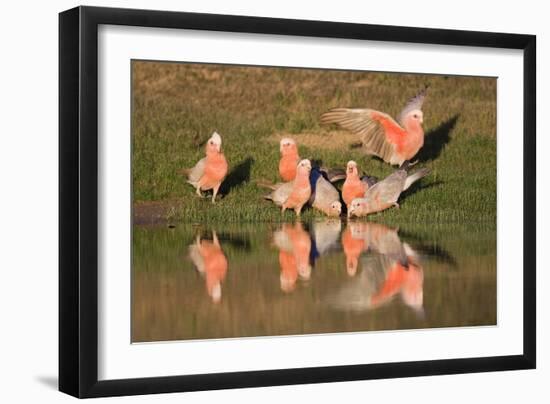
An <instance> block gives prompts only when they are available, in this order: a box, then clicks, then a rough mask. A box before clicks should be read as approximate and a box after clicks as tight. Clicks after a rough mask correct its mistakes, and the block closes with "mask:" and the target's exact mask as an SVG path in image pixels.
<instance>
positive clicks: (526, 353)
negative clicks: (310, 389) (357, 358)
mask: <svg viewBox="0 0 550 404" xmlns="http://www.w3.org/2000/svg"><path fill="white" fill-rule="evenodd" d="M100 24H113V25H125V26H140V27H157V28H181V29H194V30H208V31H223V32H242V33H257V34H277V35H291V36H308V37H318V38H344V39H359V40H371V41H391V42H404V43H423V44H439V45H451V46H452V45H463V46H475V47H488V48H510V49H520V50H523V60H524V65H523V67H524V76H523V85H524V87H523V108H524V109H523V116H524V122H523V142H524V143H523V144H524V155H523V176H524V177H523V178H524V186H523V201H524V210H523V220H524V225H523V226H524V229H523V230H524V233H523V252H524V258H523V354H521V355H511V356H496V357H482V358H467V359H445V360H428V361H416V362H401V363H381V364H364V365H350V366H331V367H313V368H295V369H281V370H262V371H250V372H235V373H216V374H193V375H181V376H170V377H148V378H139V379H122V380H106V381H99V380H98V376H97V371H98V322H97V319H98V277H97V276H98V87H97V85H98V65H97V62H98V54H97V52H98V26H99V25H100ZM535 80H536V37H535V36H533V35H519V34H504V33H489V32H472V31H457V30H443V29H425V28H409V27H396V26H381V25H366V24H350V23H339V22H325V21H306V20H289V19H277V18H260V17H245V16H229V15H213V14H197V13H184V12H167V11H149V10H131V9H112V8H96V7H77V8H74V9H71V10H68V11H64V12H62V13H60V15H59V218H60V219H59V390H61V391H63V392H65V393H68V394H70V395H73V396H76V397H81V398H84V397H102V396H120V395H133V394H150V393H167V392H183V391H196V390H211V389H226V388H242V387H260V386H274V385H290V384H301V383H323V382H337V381H351V380H362V379H381V378H395V377H410V376H427V375H441V374H458V373H469V372H488V371H501V370H513V369H533V368H535V366H536V323H535V321H536V320H535V318H536V287H535V286H536V285H535V284H536V273H535V271H536V265H535V264H536V262H535V261H536V258H535V257H536V239H535V238H536V228H535V226H536V224H535V220H536V217H535V215H536V213H535V212H536V209H535V208H536V206H535V204H536V202H535V199H536V198H535V197H536V187H535V184H536V169H535V166H536V162H535V147H536V139H535V135H536V133H535V131H536V129H535V128H536V108H535V105H536V81H535Z"/></svg>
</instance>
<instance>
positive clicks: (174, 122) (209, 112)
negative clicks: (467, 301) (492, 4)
mask: <svg viewBox="0 0 550 404" xmlns="http://www.w3.org/2000/svg"><path fill="white" fill-rule="evenodd" d="M132 69H133V86H132V87H133V93H132V97H133V113H132V128H133V154H132V183H133V197H134V206H135V207H145V208H146V207H147V206H148V205H149V204H151V202H152V201H155V203H156V204H157V205H158V204H162V205H163V206H165V207H166V209H165V210H164V215H165V216H167V218H168V219H170V220H182V221H187V222H210V223H216V222H219V221H224V222H243V221H247V222H253V221H279V220H293V218H294V216H293V213H292V212H288V213H287V214H286V215H285V216H284V217H282V216H281V214H280V211H279V209H278V208H276V207H275V206H274V205H272V204H270V203H269V202H267V201H264V200H263V199H262V195H264V194H265V193H266V190H265V189H262V188H260V187H258V186H256V185H255V183H254V181H255V180H257V179H264V180H270V181H277V180H278V178H277V177H278V175H277V165H278V159H279V151H278V142H277V140H278V139H279V138H280V136H281V134H291V135H293V136H295V138H296V140H297V141H298V142H299V144H300V155H301V156H302V157H303V158H311V159H315V160H322V161H323V164H324V165H325V166H330V167H342V168H343V167H344V166H345V164H346V162H347V161H348V160H350V159H354V160H356V161H357V162H358V163H359V165H360V168H361V169H363V170H364V171H365V172H367V173H369V174H371V175H376V176H378V177H379V178H383V177H384V176H386V175H388V174H389V173H391V172H392V170H393V169H392V168H391V167H390V166H389V165H388V164H386V163H383V162H381V161H379V160H377V159H375V158H371V157H368V156H365V155H364V154H363V153H362V152H361V149H353V148H351V147H349V144H347V143H346V142H344V141H343V140H342V137H341V136H340V134H341V133H342V132H339V131H337V130H335V128H330V127H329V128H327V127H322V126H320V124H319V116H320V115H321V114H322V113H323V112H325V111H327V110H328V109H330V108H332V107H336V106H342V107H371V108H375V109H380V110H382V111H385V112H388V113H390V114H392V115H393V116H395V115H396V114H397V113H398V112H399V111H400V109H401V108H402V106H403V105H404V103H405V102H406V100H407V99H408V98H409V97H410V96H412V95H414V93H415V92H416V91H417V90H418V89H420V88H421V87H422V86H423V85H424V84H429V85H430V89H429V95H428V97H427V99H426V102H425V104H424V108H423V110H424V129H425V132H426V133H427V134H428V135H427V137H426V145H425V147H424V148H423V149H422V150H421V152H420V160H421V162H420V163H419V164H418V165H417V167H422V166H427V167H430V168H431V169H432V173H431V174H430V175H429V176H428V177H426V178H425V179H423V180H422V181H421V182H420V184H419V185H418V186H416V187H415V188H413V189H412V190H410V191H409V192H407V193H405V194H403V195H402V199H401V202H400V203H401V209H390V210H387V211H385V212H382V213H379V214H377V215H373V216H372V217H370V218H369V219H371V218H372V219H374V220H384V221H388V222H395V223H402V222H418V221H421V222H468V221H472V222H492V223H494V222H495V221H496V80H495V79H490V78H474V77H447V76H429V75H412V74H383V73H366V72H345V71H324V70H306V69H282V68H250V67H232V66H218V65H211V66H207V65H188V64H176V63H155V62H133V65H132ZM214 130H217V131H218V132H219V133H220V134H221V135H222V137H223V150H224V153H225V155H226V157H227V159H228V161H229V164H230V175H229V178H228V179H227V180H226V183H225V184H224V187H225V188H226V189H225V191H226V192H225V195H224V197H223V199H220V200H218V202H217V203H216V204H215V205H212V204H211V203H210V200H209V199H199V198H198V197H197V196H196V195H195V191H194V189H193V188H192V187H191V186H190V185H188V184H186V183H185V181H184V179H183V177H182V176H181V175H180V174H178V171H179V170H181V169H182V168H188V167H191V166H193V165H194V164H195V162H196V161H197V160H198V159H200V158H201V157H202V156H203V155H204V146H203V145H204V142H205V141H206V139H207V138H208V137H209V136H210V134H211V133H212V132H213V131H214ZM302 139H303V140H304V141H303V142H302V141H301V140H302ZM228 187H229V188H230V189H229V190H228V189H227V188H228ZM320 215H321V214H320V213H318V212H316V211H313V210H311V209H308V210H306V211H305V212H304V214H303V217H304V219H305V220H307V219H311V218H312V217H316V216H320Z"/></svg>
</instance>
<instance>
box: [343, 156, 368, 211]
mask: <svg viewBox="0 0 550 404" xmlns="http://www.w3.org/2000/svg"><path fill="white" fill-rule="evenodd" d="M371 178H372V177H363V178H361V177H360V176H359V171H358V170H357V163H356V162H355V161H353V160H350V161H348V164H347V166H346V180H345V181H344V184H343V185H342V199H343V200H344V203H345V204H346V206H347V207H348V209H349V207H350V206H349V205H350V204H351V201H353V200H354V199H355V198H360V197H362V196H363V195H365V192H367V189H369V186H370V185H371V184H372V182H370V180H371Z"/></svg>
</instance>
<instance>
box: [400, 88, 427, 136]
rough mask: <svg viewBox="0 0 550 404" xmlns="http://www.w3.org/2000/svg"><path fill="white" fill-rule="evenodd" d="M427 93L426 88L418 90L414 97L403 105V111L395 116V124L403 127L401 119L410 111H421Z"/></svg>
mask: <svg viewBox="0 0 550 404" xmlns="http://www.w3.org/2000/svg"><path fill="white" fill-rule="evenodd" d="M427 91H428V86H426V87H424V88H423V89H422V90H420V91H419V92H418V93H417V94H416V95H415V96H414V97H412V98H411V99H410V100H409V101H408V102H407V104H405V107H404V108H403V110H402V111H401V112H400V113H399V115H397V122H399V124H400V125H401V126H403V119H404V118H405V116H407V114H408V113H409V112H411V111H414V110H417V109H420V110H421V109H422V105H423V104H424V99H425V98H426V93H427Z"/></svg>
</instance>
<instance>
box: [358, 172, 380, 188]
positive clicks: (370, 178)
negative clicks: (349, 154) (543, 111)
mask: <svg viewBox="0 0 550 404" xmlns="http://www.w3.org/2000/svg"><path fill="white" fill-rule="evenodd" d="M361 181H363V182H364V183H365V184H367V185H368V186H369V187H372V186H373V185H374V184H376V183H377V182H378V178H376V177H374V176H371V175H363V176H362V177H361Z"/></svg>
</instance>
